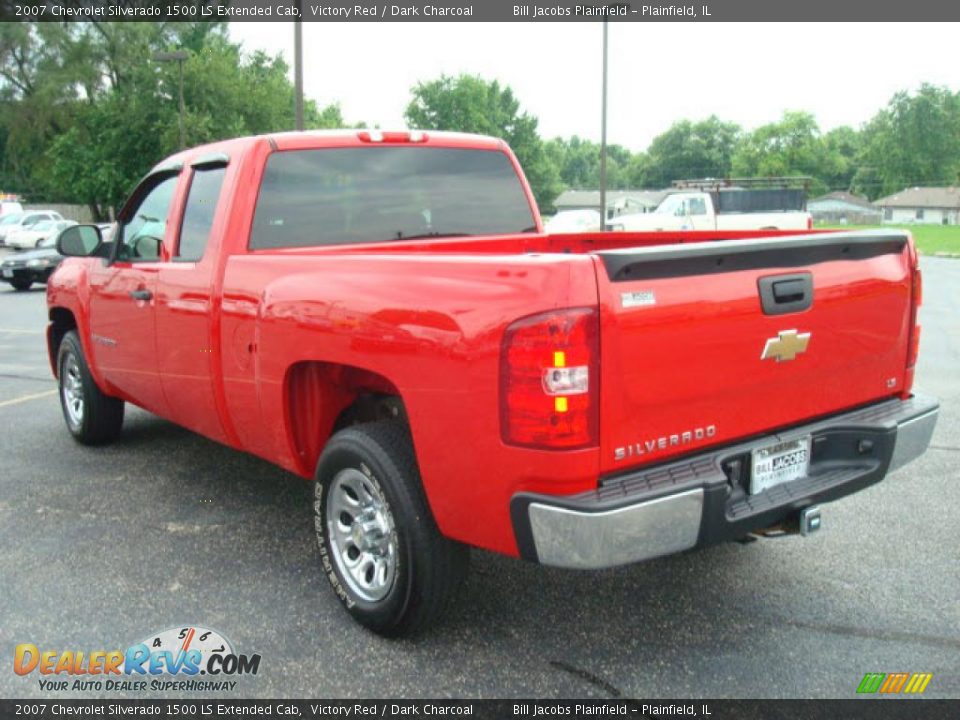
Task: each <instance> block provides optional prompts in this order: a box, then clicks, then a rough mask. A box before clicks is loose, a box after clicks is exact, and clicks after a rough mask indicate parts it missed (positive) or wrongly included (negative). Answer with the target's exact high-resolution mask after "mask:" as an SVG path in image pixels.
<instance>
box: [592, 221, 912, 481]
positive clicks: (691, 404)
mask: <svg viewBox="0 0 960 720" xmlns="http://www.w3.org/2000/svg"><path fill="white" fill-rule="evenodd" d="M596 256H597V258H598V262H597V266H598V267H597V275H598V278H597V279H598V286H599V292H600V307H601V332H600V343H601V350H600V357H601V370H600V396H601V403H600V437H601V471H602V472H604V473H608V472H613V471H617V470H622V469H626V468H629V467H632V466H635V465H638V464H642V463H650V462H659V461H661V460H665V459H668V458H670V457H673V456H676V455H679V454H682V453H686V452H690V451H696V450H699V449H702V448H704V447H707V446H710V445H716V444H722V443H727V442H731V441H734V440H739V439H743V438H747V437H750V436H752V435H758V434H762V433H766V432H770V431H772V430H775V429H778V428H783V427H786V426H790V425H794V424H797V423H800V422H802V421H805V420H808V419H811V418H815V417H818V416H821V415H826V414H829V413H834V412H838V411H840V410H844V409H846V408H851V407H854V406H857V405H862V404H864V403H868V402H871V401H875V400H879V399H881V398H884V397H890V396H894V395H897V394H899V393H900V392H901V390H902V389H903V383H904V375H905V365H906V357H907V345H908V342H909V334H910V327H909V323H910V303H911V287H910V282H911V267H910V249H909V246H908V236H907V234H906V233H896V232H887V231H871V232H865V233H837V234H820V235H810V236H797V237H779V238H766V239H759V240H729V241H717V242H704V243H694V244H688V245H673V246H659V247H650V248H636V249H625V250H611V251H606V252H598V253H596Z"/></svg>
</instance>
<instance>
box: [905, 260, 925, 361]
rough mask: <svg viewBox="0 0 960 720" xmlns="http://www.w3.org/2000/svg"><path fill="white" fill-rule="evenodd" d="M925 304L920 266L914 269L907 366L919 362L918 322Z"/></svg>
mask: <svg viewBox="0 0 960 720" xmlns="http://www.w3.org/2000/svg"><path fill="white" fill-rule="evenodd" d="M922 304H923V276H922V275H921V274H920V268H919V267H916V268H914V269H913V283H912V292H911V302H910V327H911V330H910V345H909V348H908V350H907V368H908V369H909V368H912V367H914V366H915V365H916V364H917V355H918V354H919V352H920V324H919V323H918V322H917V320H918V313H919V310H920V305H922Z"/></svg>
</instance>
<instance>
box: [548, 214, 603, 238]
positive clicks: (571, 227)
mask: <svg viewBox="0 0 960 720" xmlns="http://www.w3.org/2000/svg"><path fill="white" fill-rule="evenodd" d="M600 224H601V221H600V211H599V210H586V209H584V210H561V211H560V212H558V213H557V214H556V215H554V216H553V217H552V218H550V219H549V220H547V221H546V222H545V223H544V224H543V229H544V230H546V231H547V232H548V233H577V232H593V231H595V230H599V229H600Z"/></svg>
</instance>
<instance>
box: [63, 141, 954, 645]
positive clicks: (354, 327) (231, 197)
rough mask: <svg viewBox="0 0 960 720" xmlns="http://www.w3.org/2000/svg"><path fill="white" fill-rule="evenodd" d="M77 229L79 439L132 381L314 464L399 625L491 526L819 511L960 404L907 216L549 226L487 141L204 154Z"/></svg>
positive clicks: (576, 542) (71, 297)
mask: <svg viewBox="0 0 960 720" xmlns="http://www.w3.org/2000/svg"><path fill="white" fill-rule="evenodd" d="M58 245H59V247H60V250H61V252H63V253H64V254H65V255H72V256H74V257H70V258H68V259H67V260H66V261H64V262H63V264H62V265H61V267H60V269H58V270H57V272H56V273H55V274H54V276H53V277H52V279H51V281H50V285H49V287H48V303H49V317H50V324H49V328H48V341H49V349H50V360H51V364H52V367H53V371H54V373H55V374H56V376H57V377H58V378H59V386H60V399H61V403H62V406H63V412H64V417H65V420H66V424H67V426H68V428H69V430H70V432H71V433H72V434H73V435H74V437H75V438H76V439H77V440H79V441H80V442H83V443H88V444H96V443H102V442H106V441H109V440H111V439H113V438H115V437H116V436H117V434H118V433H119V432H120V428H121V424H122V422H123V408H124V403H125V402H132V403H134V404H136V405H138V406H140V407H143V408H146V409H147V410H149V411H150V412H153V413H156V414H157V415H160V416H162V417H164V418H168V419H170V420H172V421H173V422H176V423H179V424H181V425H183V426H186V427H187V428H190V429H191V430H194V431H195V432H197V433H200V434H202V435H205V436H206V437H208V438H212V439H214V440H217V441H219V442H222V443H225V444H227V445H229V446H231V447H234V448H237V449H240V450H244V451H247V452H250V453H253V454H255V455H258V456H260V457H263V458H266V459H268V460H270V461H272V462H274V463H276V464H278V465H280V466H282V467H284V468H287V469H288V470H290V471H292V472H294V473H296V474H298V475H300V476H302V477H304V478H311V479H313V480H314V485H313V487H314V491H313V497H314V508H313V509H314V513H315V532H316V535H317V538H318V540H319V545H320V550H319V553H320V560H321V563H322V568H323V572H324V574H325V575H326V576H327V577H328V578H329V580H330V583H331V584H332V586H333V588H334V590H335V591H336V594H337V596H338V597H339V598H340V600H341V601H342V603H343V604H344V606H345V607H346V608H347V609H348V610H349V611H350V613H351V614H352V615H353V616H354V617H355V618H356V619H357V620H359V621H360V622H362V623H363V624H365V625H366V626H368V627H370V628H372V629H374V630H376V631H378V632H381V633H384V634H387V635H398V634H403V633H408V632H412V631H414V630H416V629H417V628H420V627H423V626H425V625H426V624H427V623H428V622H430V621H431V620H433V619H434V618H436V617H437V615H438V613H440V612H441V611H442V610H443V608H444V607H445V606H446V605H447V604H448V600H449V599H450V597H451V596H452V595H453V593H454V591H455V589H456V588H457V586H458V583H459V582H460V581H461V580H462V578H463V575H464V573H465V570H466V563H467V559H468V551H467V547H468V546H475V547H480V548H486V549H488V550H492V551H495V552H499V553H505V554H507V555H513V556H519V557H523V558H526V559H528V560H533V561H538V562H540V563H544V564H547V565H554V566H561V567H568V568H603V567H610V566H615V565H620V564H624V563H631V562H636V561H640V560H644V559H647V558H652V557H656V556H660V555H664V554H668V553H676V552H680V551H682V550H686V549H688V548H692V547H694V546H697V545H705V544H710V543H715V542H719V541H724V540H729V539H734V538H741V537H744V536H745V535H747V534H749V533H752V532H758V531H761V530H765V529H769V528H772V527H777V526H781V527H785V528H788V529H796V528H797V527H798V526H799V527H800V529H803V530H811V529H815V528H816V526H817V524H818V516H817V513H816V510H815V508H816V506H817V505H818V504H819V503H822V502H826V501H830V500H834V499H836V498H839V497H842V496H844V495H847V494H849V493H852V492H856V491H858V490H861V489H863V488H864V487H866V486H868V485H871V484H873V483H876V482H878V481H879V480H881V479H882V478H883V477H884V475H885V474H886V473H887V472H889V471H890V470H892V469H894V468H897V467H899V466H901V465H903V464H904V463H906V462H908V461H909V460H911V459H913V458H915V457H917V456H918V455H919V454H921V453H922V452H923V451H924V450H925V448H926V447H927V445H928V443H929V440H930V435H931V433H932V431H933V427H934V424H935V422H936V418H937V408H938V406H937V403H936V402H934V401H932V400H930V399H926V398H923V397H920V396H917V395H914V394H912V393H911V386H912V385H913V375H914V367H915V363H916V356H917V346H918V342H919V329H918V327H917V307H918V305H919V304H920V300H921V293H920V287H921V286H920V273H919V270H918V269H917V256H916V252H915V250H914V246H913V242H912V240H911V238H910V237H909V235H908V234H906V233H902V232H897V231H890V232H886V231H879V232H870V233H810V234H806V235H803V236H795V235H794V236H791V235H788V234H786V233H784V232H779V233H777V232H771V231H766V232H762V231H752V232H751V231H746V232H742V233H729V232H728V233H716V232H714V233H709V232H687V233H669V232H667V233H648V234H636V233H593V234H570V235H548V234H545V233H543V232H542V225H541V221H540V218H539V215H538V212H537V208H536V204H535V202H534V200H533V197H532V195H531V193H530V190H529V188H528V186H527V183H526V181H525V179H524V177H523V173H522V171H521V169H520V167H519V165H518V164H517V161H516V159H515V158H514V156H513V154H512V153H511V152H510V150H509V148H507V146H506V145H505V144H503V143H502V142H501V141H499V140H496V139H492V138H485V137H477V136H470V135H455V134H443V133H429V134H424V133H418V132H409V133H380V132H378V131H360V132H346V131H344V132H333V133H330V132H323V133H320V132H318V133H294V134H277V135H272V136H264V137H254V138H245V139H238V140H231V141H227V142H222V143H218V144H214V145H209V146H206V147H202V148H198V149H194V150H188V151H185V152H182V153H180V154H178V155H176V156H174V157H172V158H171V159H169V160H167V161H165V162H163V163H162V164H160V165H158V166H157V167H156V168H154V169H153V170H152V171H151V172H150V173H149V174H148V175H147V177H146V178H145V179H144V180H143V181H142V182H141V184H140V185H139V186H138V187H137V188H136V189H135V190H134V192H133V194H132V196H131V197H130V199H129V201H128V202H127V203H126V205H125V206H124V207H123V208H122V210H121V212H120V213H119V216H118V225H117V227H116V229H115V233H114V236H113V240H112V241H111V242H110V243H104V242H103V241H102V239H101V237H100V235H99V231H98V230H97V228H96V227H94V226H77V227H74V228H71V229H69V230H67V231H65V232H64V233H63V234H62V235H61V236H60V238H59V240H58ZM77 256H79V257H77Z"/></svg>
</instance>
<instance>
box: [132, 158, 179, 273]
mask: <svg viewBox="0 0 960 720" xmlns="http://www.w3.org/2000/svg"><path fill="white" fill-rule="evenodd" d="M177 178H178V176H177V175H169V176H167V177H165V178H163V179H162V180H160V181H159V182H158V183H156V184H155V185H154V186H153V188H152V189H151V190H148V191H147V192H146V194H145V195H143V199H142V200H141V201H140V204H139V205H138V206H137V207H136V209H135V210H134V211H133V212H131V213H129V214H128V216H127V219H126V220H125V221H124V222H123V223H122V224H121V225H120V246H119V247H118V248H117V259H118V260H126V261H128V262H137V261H149V260H158V259H159V258H160V246H161V245H163V236H164V233H165V232H166V230H167V214H168V213H169V212H170V202H171V201H172V200H173V191H174V189H175V188H176V186H177Z"/></svg>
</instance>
